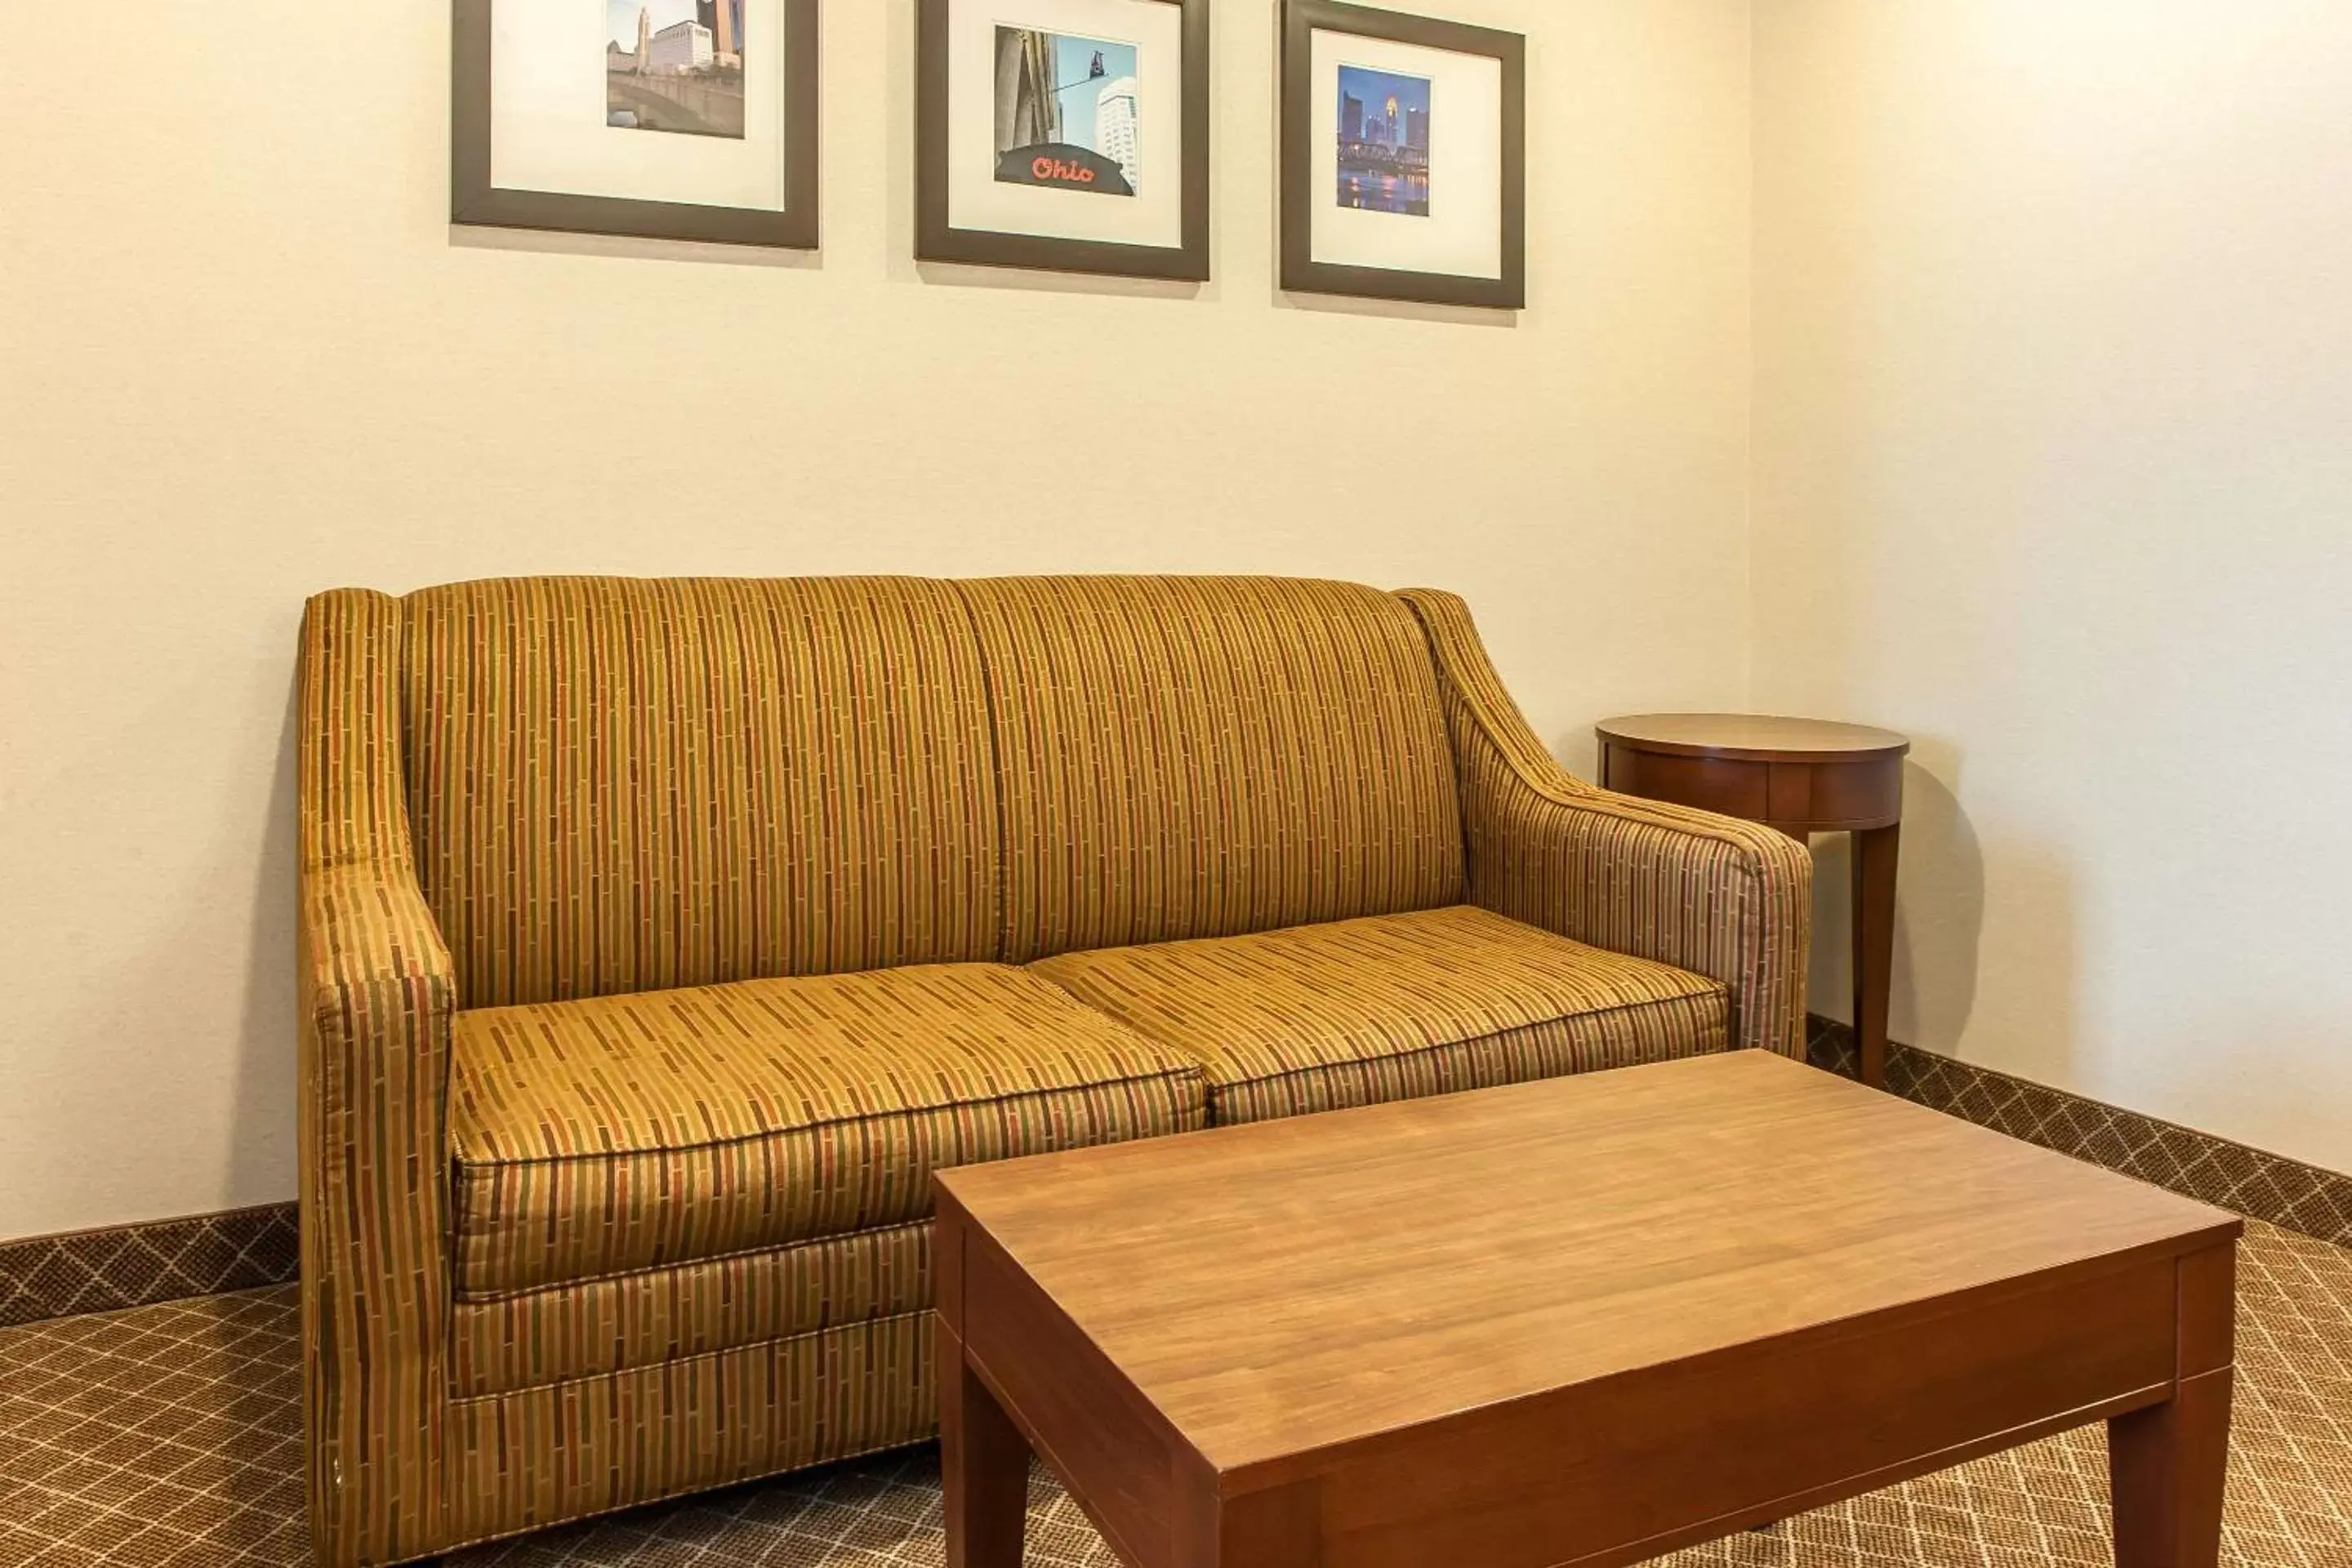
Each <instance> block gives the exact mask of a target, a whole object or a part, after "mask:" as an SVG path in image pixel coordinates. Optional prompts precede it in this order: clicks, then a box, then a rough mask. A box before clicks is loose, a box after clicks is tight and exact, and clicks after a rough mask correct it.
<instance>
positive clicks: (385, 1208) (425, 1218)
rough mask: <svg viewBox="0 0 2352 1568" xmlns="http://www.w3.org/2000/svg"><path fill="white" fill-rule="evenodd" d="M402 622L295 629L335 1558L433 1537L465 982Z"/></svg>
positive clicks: (323, 1514) (316, 1420)
mask: <svg viewBox="0 0 2352 1568" xmlns="http://www.w3.org/2000/svg"><path fill="white" fill-rule="evenodd" d="M404 662H405V650H404V643H403V622H402V615H401V609H400V605H399V604H398V603H397V602H396V601H394V600H392V599H388V598H386V597H384V596H383V595H381V594H370V593H363V592H360V591H357V590H350V589H347V590H344V591H341V592H339V593H333V594H324V595H320V596H319V597H317V598H315V599H313V600H311V602H310V606H309V608H308V609H307V610H306V611H305V612H304V615H303V617H302V663H301V674H300V689H299V697H298V699H297V700H298V702H299V712H300V714H301V721H300V748H301V750H300V756H299V760H298V762H297V768H298V771H299V794H300V798H301V812H300V821H299V826H298V833H299V855H300V860H301V874H300V887H299V893H298V899H299V915H298V921H297V924H298V928H299V942H300V949H299V958H298V978H299V1005H300V1013H299V1019H300V1025H299V1027H300V1034H299V1041H298V1046H297V1051H298V1055H299V1062H300V1076H301V1082H300V1089H299V1094H298V1097H297V1107H298V1112H297V1114H298V1119H299V1141H300V1144H301V1193H300V1195H301V1205H302V1226H301V1235H302V1239H301V1247H302V1336H303V1341H304V1342H305V1343H306V1344H309V1345H310V1346H312V1347H314V1352H315V1353H313V1354H312V1355H311V1356H310V1357H309V1358H308V1361H307V1368H308V1370H307V1373H306V1375H305V1377H304V1380H303V1397H304V1403H305V1407H306V1408H305V1419H304V1425H305V1427H306V1429H307V1431H308V1432H309V1434H310V1455H309V1458H310V1521H311V1531H312V1534H313V1535H314V1536H315V1537H316V1538H317V1539H318V1540H320V1541H321V1542H327V1543H328V1544H329V1550H330V1551H331V1554H332V1557H333V1559H334V1560H336V1561H340V1562H355V1561H360V1560H362V1557H364V1560H366V1561H368V1562H376V1563H392V1562H398V1561H401V1560H402V1559H404V1558H407V1557H415V1556H418V1555H420V1554H422V1553H424V1552H430V1551H433V1550H435V1549H436V1547H437V1546H438V1545H439V1544H440V1543H441V1542H442V1541H443V1539H444V1536H443V1532H442V1524H443V1519H442V1514H441V1508H442V1503H443V1500H444V1489H443V1478H442V1474H441V1468H440V1460H441V1441H442V1436H443V1434H444V1431H445V1430H446V1415H447V1405H446V1399H445V1397H444V1394H445V1384H444V1382H443V1378H444V1375H445V1374H444V1372H443V1367H444V1364H445V1360H446V1333H445V1330H444V1326H443V1325H444V1323H445V1322H446V1318H447V1314H448V1310H449V1292H450V1285H451V1279H450V1273H449V1262H448V1257H447V1254H446V1237H447V1236H448V1233H449V1232H448V1213H447V1201H446V1195H445V1194H446V1193H447V1191H448V1150H447V1147H446V1144H445V1143H444V1142H443V1139H442V1110H443V1097H444V1086H445V1083H446V1074H447V1071H448V1063H449V1023H450V1018H451V1016H452V1015H453V1013H454V1012H455V1009H456V1005H457V977H456V973H455V971H454V969H453V967H452V965H451V963H450V961H449V952H448V950H447V949H446V947H445V946H443V944H442V941H441V936H440V932H439V931H437V930H436V928H435V923H434V920H433V916H432V912H431V911H430V910H428V909H427V908H426V907H425V898H424V895H423V893H422V891H421V890H420V889H419V888H418V887H417V882H416V863H415V857H414V853H413V849H412V847H411V844H410V840H409V831H408V816H407V813H406V812H405V810H404V809H403V801H402V799H401V790H400V776H401V773H400V768H401V742H402V731H401V722H400V714H401V705H400V679H401V672H402V669H403V668H404Z"/></svg>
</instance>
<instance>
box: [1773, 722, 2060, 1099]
mask: <svg viewBox="0 0 2352 1568" xmlns="http://www.w3.org/2000/svg"><path fill="white" fill-rule="evenodd" d="M1959 776H1960V758H1959V753H1958V752H1957V751H1956V750H1954V749H1953V748H1952V747H1950V746H1949V745H1948V744H1945V743H1943V742H1937V741H1934V740H1925V739H1916V738H1915V740H1914V741H1913V743H1912V751H1911V757H1910V760H1909V761H1908V762H1907V763H1906V764H1905V766H1904V770H1903V849H1902V860H1901V864H1900V868H1899V870H1898V872H1897V887H1896V890H1895V994H1894V997H1893V1004H1892V1006H1891V1008H1890V1014H1891V1016H1890V1018H1889V1021H1888V1026H1887V1032H1888V1033H1889V1034H1890V1035H1892V1036H1893V1037H1895V1038H1896V1039H1898V1040H1901V1041H1904V1042H1905V1043H1906V1044H1908V1045H1915V1046H1919V1047H1925V1048H1926V1049H1928V1050H1933V1051H1940V1052H1942V1053H1944V1054H1945V1055H1948V1056H1950V1055H1957V1054H1958V1046H1959V1042H1960V1038H1961V1036H1962V1035H1963V1033H1964V1032H1965V1031H1966V1030H1967V1028H1968V1025H1969V1017H1970V1016H1972V1015H1973V1014H1974V1013H1975V1011H1976V1004H1977V974H1978V945H1979V941H1980V940H1981V938H1982V935H1983V931H1984V916H1985V865H1984V852H1983V850H1982V848H1981V847H1979V844H1978V842H1977V833H1976V827H1975V826H1974V825H1973V824H1972V823H1970V822H1969V818H1968V814H1967V813H1966V812H1965V811H1963V810H1962V809H1961V807H1960V802H1959V797H1958V795H1957V794H1956V793H1955V790H1956V789H1957V787H1958V783H1959ZM1813 865H1814V872H1813V963H1812V985H1811V993H1812V1008H1813V1011H1814V1012H1816V1013H1820V1014H1822V1015H1823V1016H1828V1017H1832V1018H1837V1019H1841V1020H1843V1021H1845V1022H1849V1023H1851V1022H1852V1021H1853V979H1852V976H1853V892H1852V888H1853V839H1852V838H1851V837H1849V836H1848V835H1845V834H1843V833H1838V834H1825V835H1822V836H1821V837H1816V838H1815V839H1814V840H1813ZM2071 1032H2072V1031H2071V1028H2070V1029H2069V1033H2070V1034H2071Z"/></svg>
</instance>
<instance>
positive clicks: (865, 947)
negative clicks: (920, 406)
mask: <svg viewBox="0 0 2352 1568" xmlns="http://www.w3.org/2000/svg"><path fill="white" fill-rule="evenodd" d="M406 607H407V621H408V628H409V632H408V635H409V640H410V645H411V646H410V654H409V658H408V680H407V699H408V706H409V730H410V745H409V749H408V762H409V769H408V780H409V786H410V788H409V804H410V807H411V814H412V816H413V818H414V820H415V826H416V832H417V836H418V845H417V849H418V860H419V870H420V873H421V875H422V878H423V880H424V885H425V894H426V897H427V898H428V899H429V900H431V902H432V905H433V912H434V915H435V917H436V919H437V920H438V921H440V924H441V930H442V931H443V933H444V934H445V935H446V937H447V939H448V943H449V950H450V952H451V954H452V955H453V956H454V957H455V959H456V960H457V972H458V977H459V983H460V985H461V989H462V995H463V998H464V1004H465V1005H467V1006H469V1007H490V1006H501V1005H507V1004H509V1003H517V1002H547V1001H558V1000H562V999H565V998H569V997H577V996H603V995H611V994H619V993H625V992H633V991H655V990H662V989H665V988H668V987H673V986H682V985H709V984H718V983H720V982H723V981H729V980H750V979H756V978H761V977H765V976H771V975H781V974H831V973H841V972H844V971H847V970H857V969H879V968H885V967H887V966H890V965H894V964H903V963H954V962H960V961H984V960H987V959H990V958H993V957H994V956H995V953H996V945H997V928H998V926H999V924H1000V923H1001V922H1000V919H999V915H998V910H997V908H996V883H997V867H996V820H997V805H996V784H995V773H994V769H993V767H992V763H991V752H990V741H989V736H988V732H987V707H988V702H987V692H986V688H985V684H984V682H983V680H982V674H981V668H980V650H979V645H978V643H977V642H976V641H975V640H974V638H973V637H972V633H971V625H970V622H969V621H968V620H967V618H966V617H965V616H964V614H963V609H962V605H961V603H960V602H959V601H958V599H957V597H956V595H955V590H954V588H953V587H952V586H951V585H950V584H941V583H931V582H922V581H917V580H914V579H907V578H838V579H827V578H802V579H796V580H788V581H772V582H738V581H709V580H686V581H674V582H637V581H630V580H622V579H615V578H588V577H581V578H530V579H522V580H510V581H504V582H489V583H467V584H457V585H455V586H451V587H446V588H428V589H426V590H425V591H424V592H422V593H419V594H413V595H410V596H409V598H408V600H407V606H406Z"/></svg>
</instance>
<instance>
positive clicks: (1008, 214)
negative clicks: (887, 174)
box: [915, 0, 1210, 281]
mask: <svg viewBox="0 0 2352 1568" xmlns="http://www.w3.org/2000/svg"><path fill="white" fill-rule="evenodd" d="M917 52H918V55H919V59H920V76H919V80H918V83H917V89H916V120H917V132H916V146H917V163H916V197H917V214H918V221H917V225H916V244H915V253H916V255H917V257H918V258H920V259H922V260H926V261H960V262H969V263H976V264H980V265H983V266H992V267H1027V268H1044V269H1047V270H1052V271H1063V272H1097V273H1112V274H1125V275H1129V276H1133V277H1142V278H1164V279H1178V280H1185V281H1200V280H1202V279H1206V278H1207V277H1208V275H1209V69H1210V67H1209V5H1208V0H993V3H992V4H988V5H982V4H980V3H979V0H922V11H921V16H920V22H919V44H918V51H917Z"/></svg>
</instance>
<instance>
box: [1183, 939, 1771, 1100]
mask: <svg viewBox="0 0 2352 1568" xmlns="http://www.w3.org/2000/svg"><path fill="white" fill-rule="evenodd" d="M1665 967H1669V968H1671V967H1673V966H1672V965H1666V966H1665ZM1678 973H1685V974H1695V973H1697V971H1696V970H1682V971H1678ZM1699 978H1700V979H1702V980H1705V981H1706V984H1707V987H1708V988H1707V989H1706V990H1705V991H1691V992H1685V993H1684V994H1682V995H1679V996H1659V997H1654V998H1652V999H1650V1000H1648V1001H1644V1002H1621V1003H1618V1004H1616V1005H1613V1006H1608V1007H1595V1008H1592V1009H1591V1010H1589V1011H1586V1012H1582V1013H1570V1014H1565V1015H1563V1016H1559V1017H1557V1018H1545V1019H1538V1020H1537V1021H1536V1022H1534V1023H1531V1024H1513V1025H1510V1026H1507V1027H1506V1028H1502V1029H1492V1030H1489V1031H1487V1032H1486V1033H1485V1034H1483V1035H1471V1036H1467V1037H1465V1038H1462V1039H1459V1040H1441V1041H1439V1042H1437V1043H1436V1044H1434V1045H1426V1046H1415V1047H1413V1048H1412V1049H1411V1050H1409V1051H1397V1052H1393V1053H1391V1054H1390V1055H1388V1056H1383V1057H1358V1058H1353V1059H1351V1060H1349V1061H1342V1062H1318V1063H1315V1064H1313V1065H1311V1066H1307V1067H1299V1068H1284V1069H1283V1070H1282V1071H1280V1072H1273V1073H1265V1074H1261V1075H1260V1076H1258V1077H1255V1078H1244V1079H1234V1081H1233V1082H1231V1083H1218V1082H1214V1081H1212V1083H1211V1085H1210V1088H1211V1089H1212V1090H1213V1091H1216V1090H1224V1089H1251V1088H1255V1086H1257V1085H1259V1084H1264V1083H1283V1082H1286V1081H1287V1080H1289V1079H1299V1078H1310V1077H1312V1076H1314V1075H1315V1074H1317V1073H1325V1072H1340V1071H1344V1070H1346V1069H1347V1068H1358V1067H1369V1066H1370V1065H1371V1064H1373V1063H1375V1062H1395V1061H1407V1060H1410V1059H1412V1058H1416V1057H1426V1056H1434V1055H1435V1054H1436V1053H1437V1052H1439V1051H1446V1050H1453V1049H1454V1048H1456V1047H1462V1046H1475V1045H1476V1044H1477V1043H1478V1042H1479V1041H1481V1040H1491V1039H1495V1038H1496V1037H1498V1036H1501V1035H1506V1034H1509V1033H1511V1032H1513V1031H1514V1030H1518V1029H1539V1028H1542V1027H1543V1026H1544V1025H1546V1024H1566V1023H1573V1022H1575V1021H1577V1020H1578V1019H1582V1018H1613V1017H1616V1016H1619V1015H1621V1014H1625V1013H1638V1012H1641V1011H1643V1010H1644V1009H1647V1008H1652V1007H1670V1006H1673V1005H1676V1004H1677V1003H1683V1002H1693V1001H1698V1000H1701V999H1703V998H1706V997H1708V996H1714V997H1717V998H1718V999H1720V1000H1722V1001H1723V1002H1725V1003H1726V1013H1725V1018H1724V1024H1725V1029H1724V1038H1725V1040H1726V1041H1727V1042H1728V1041H1730V1040H1731V1039H1732V1035H1731V1030H1730V1027H1729V1026H1730V1016H1729V1009H1728V1004H1729V1001H1730V992H1731V987H1730V986H1729V985H1728V984H1726V983H1725V982H1723V981H1720V980H1717V979H1715V978H1713V977H1712V976H1709V975H1700V976H1699ZM1709 1054H1712V1053H1709ZM1555 1076H1563V1075H1555Z"/></svg>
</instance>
